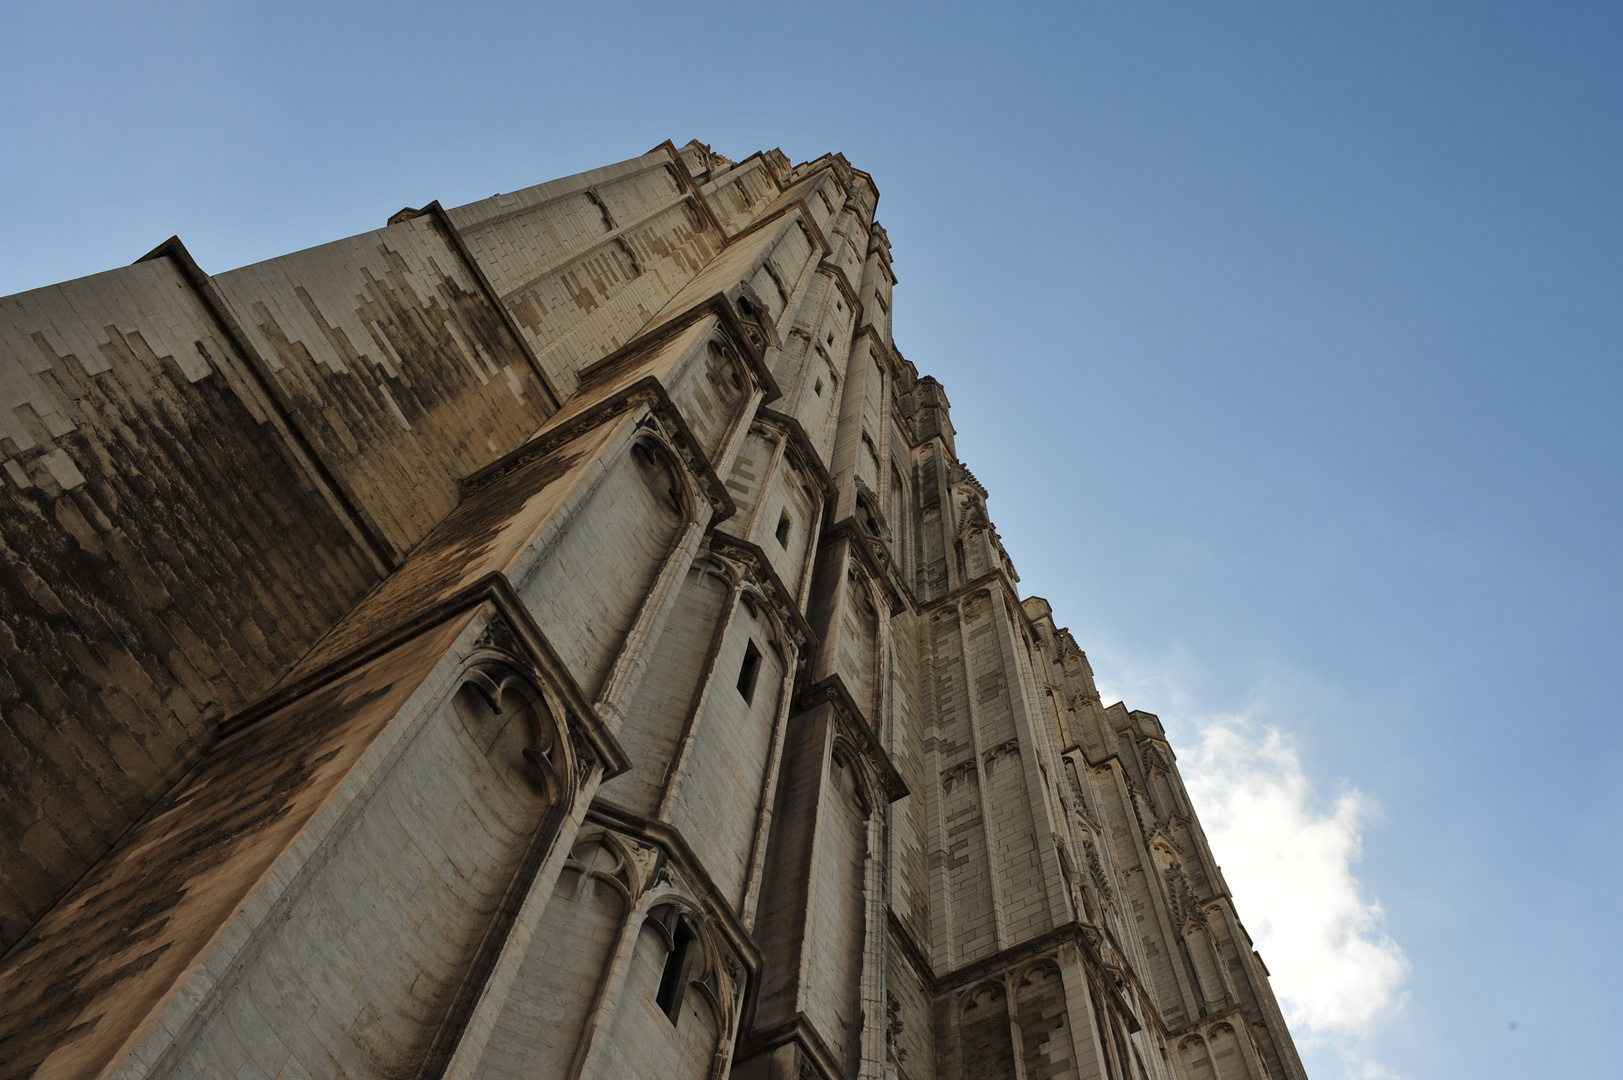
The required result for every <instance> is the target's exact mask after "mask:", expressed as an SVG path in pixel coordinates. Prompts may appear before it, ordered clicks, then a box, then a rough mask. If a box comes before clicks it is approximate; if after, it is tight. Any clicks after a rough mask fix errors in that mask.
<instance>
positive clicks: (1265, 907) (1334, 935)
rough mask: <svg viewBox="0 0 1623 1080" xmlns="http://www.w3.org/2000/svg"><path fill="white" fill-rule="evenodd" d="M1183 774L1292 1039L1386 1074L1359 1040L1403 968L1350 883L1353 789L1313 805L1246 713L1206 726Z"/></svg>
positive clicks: (1277, 747)
mask: <svg viewBox="0 0 1623 1080" xmlns="http://www.w3.org/2000/svg"><path fill="white" fill-rule="evenodd" d="M1182 766H1183V767H1182V772H1183V776H1184V783H1185V785H1186V786H1187V787H1188V789H1189V794H1190V798H1191V799H1193V800H1194V803H1195V809H1196V811H1197V812H1198V813H1199V815H1200V820H1201V824H1202V826H1204V828H1205V830H1206V836H1207V839H1208V840H1209V841H1210V842H1211V846H1212V852H1213V854H1214V855H1216V856H1217V859H1218V862H1220V863H1221V864H1222V866H1223V876H1224V877H1225V878H1226V879H1227V880H1228V883H1229V888H1230V889H1232V890H1233V892H1234V899H1235V907H1236V908H1237V909H1238V911H1239V912H1240V917H1241V918H1242V919H1244V920H1245V923H1246V928H1247V929H1248V930H1249V931H1250V932H1251V936H1252V938H1253V939H1254V940H1255V941H1256V944H1257V950H1258V952H1260V953H1261V954H1262V957H1263V959H1264V960H1265V961H1266V962H1267V964H1268V968H1269V970H1270V971H1271V972H1272V975H1273V978H1272V980H1271V981H1272V983H1273V987H1274V993H1275V994H1276V995H1277V996H1278V998H1279V1003H1280V1007H1281V1008H1282V1009H1283V1010H1284V1013H1285V1018H1286V1020H1287V1021H1288V1022H1289V1023H1290V1025H1291V1030H1292V1033H1293V1034H1295V1035H1296V1037H1297V1038H1298V1040H1299V1041H1304V1042H1308V1043H1312V1042H1314V1041H1327V1042H1330V1043H1332V1044H1333V1045H1334V1046H1335V1047H1336V1048H1337V1049H1338V1050H1339V1051H1340V1053H1341V1058H1342V1062H1343V1065H1344V1066H1345V1067H1346V1069H1347V1072H1348V1073H1349V1075H1352V1076H1357V1077H1362V1078H1368V1080H1377V1078H1381V1077H1387V1076H1390V1075H1391V1074H1390V1073H1388V1072H1387V1071H1386V1070H1385V1069H1384V1068H1382V1067H1381V1066H1380V1065H1379V1064H1378V1063H1377V1062H1375V1061H1374V1060H1372V1059H1371V1058H1370V1057H1369V1056H1368V1054H1367V1052H1366V1051H1365V1050H1364V1046H1363V1044H1364V1041H1365V1039H1366V1038H1367V1037H1368V1036H1369V1035H1370V1034H1372V1032H1373V1030H1374V1028H1375V1026H1376V1025H1377V1024H1378V1023H1379V1021H1381V1020H1382V1019H1384V1018H1385V1017H1386V1016H1388V1015H1390V1014H1391V1013H1392V1012H1393V1011H1394V1010H1396V1009H1397V1008H1398V1007H1399V1006H1400V1005H1401V1003H1402V983H1403V977H1404V974H1405V972H1406V970H1407V967H1408V961H1407V960H1406V959H1405V958H1404V955H1403V950H1402V949H1401V948H1399V946H1398V944H1397V942H1395V941H1393V940H1392V938H1391V937H1390V936H1389V935H1388V934H1387V932H1386V928H1385V917H1384V915H1383V913H1382V910H1381V905H1380V902H1379V901H1378V900H1376V899H1375V898H1373V897H1370V896H1368V895H1367V894H1366V892H1365V890H1364V889H1363V888H1362V886H1361V885H1360V884H1359V882H1358V879H1357V878H1356V877H1355V876H1354V875H1353V864H1355V863H1356V862H1357V861H1358V858H1359V855H1360V848H1361V842H1362V840H1361V826H1362V823H1363V821H1364V820H1365V819H1366V818H1367V817H1368V816H1369V814H1370V813H1371V811H1372V809H1373V807H1372V806H1371V804H1370V803H1369V801H1368V800H1367V799H1366V798H1365V797H1364V796H1363V795H1362V794H1360V793H1359V792H1358V791H1356V790H1350V791H1347V792H1345V793H1344V794H1342V795H1341V796H1340V797H1339V798H1337V799H1336V800H1335V803H1334V805H1333V806H1332V807H1329V808H1328V810H1327V811H1325V810H1320V809H1318V808H1317V805H1316V802H1317V801H1316V799H1315V798H1314V793H1313V790H1312V786H1311V785H1310V784H1309V782H1308V779H1307V777H1306V775H1305V774H1304V773H1303V771H1302V763H1301V761H1300V759H1299V758H1298V757H1297V755H1296V751H1295V749H1294V748H1293V747H1292V746H1291V743H1290V741H1289V739H1288V738H1287V737H1286V736H1285V735H1284V734H1282V733H1281V732H1280V731H1278V730H1277V729H1274V728H1267V729H1264V730H1262V731H1261V733H1260V734H1259V733H1258V732H1257V729H1256V726H1255V725H1254V724H1252V723H1251V722H1249V721H1248V720H1246V719H1245V718H1243V717H1233V718H1227V719H1222V720H1217V721H1212V722H1208V723H1207V724H1205V725H1203V730H1202V734H1201V741H1200V745H1199V746H1198V747H1197V748H1196V749H1195V750H1194V752H1193V753H1186V754H1185V755H1183V758H1182Z"/></svg>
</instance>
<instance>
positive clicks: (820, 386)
mask: <svg viewBox="0 0 1623 1080" xmlns="http://www.w3.org/2000/svg"><path fill="white" fill-rule="evenodd" d="M812 393H814V394H816V395H817V396H818V397H822V396H823V380H822V379H818V380H817V385H816V386H813V387H812Z"/></svg>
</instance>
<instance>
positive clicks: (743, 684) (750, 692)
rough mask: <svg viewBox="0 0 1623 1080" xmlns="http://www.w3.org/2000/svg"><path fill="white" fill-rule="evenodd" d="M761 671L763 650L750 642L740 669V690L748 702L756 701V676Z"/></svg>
mask: <svg viewBox="0 0 1623 1080" xmlns="http://www.w3.org/2000/svg"><path fill="white" fill-rule="evenodd" d="M760 673H761V650H760V649H757V648H756V647H755V642H753V641H752V642H750V643H749V646H748V647H747V648H746V649H745V650H744V663H743V664H742V665H741V666H740V667H739V669H738V692H739V694H741V695H742V696H743V698H744V700H745V701H746V702H749V703H750V704H754V703H755V677H756V676H757V675H759V674H760Z"/></svg>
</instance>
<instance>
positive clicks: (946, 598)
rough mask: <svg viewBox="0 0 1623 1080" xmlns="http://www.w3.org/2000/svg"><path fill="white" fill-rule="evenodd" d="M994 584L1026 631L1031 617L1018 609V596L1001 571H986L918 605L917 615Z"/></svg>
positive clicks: (1021, 609) (1030, 624) (1030, 622)
mask: <svg viewBox="0 0 1623 1080" xmlns="http://www.w3.org/2000/svg"><path fill="white" fill-rule="evenodd" d="M994 582H996V583H997V584H999V585H1000V586H1001V587H1002V589H1003V592H1004V595H1006V596H1008V598H1009V599H1010V600H1012V601H1014V607H1015V609H1016V610H1018V611H1019V612H1020V620H1021V623H1022V624H1023V625H1024V626H1025V627H1027V628H1028V629H1029V628H1030V627H1031V626H1033V625H1034V624H1033V623H1032V621H1031V617H1030V616H1028V615H1027V614H1026V613H1025V610H1024V609H1023V608H1021V607H1020V594H1019V593H1017V592H1016V591H1015V589H1014V586H1013V585H1011V584H1010V583H1009V579H1008V576H1007V575H1005V574H1004V573H1003V571H1002V570H988V571H987V572H986V573H984V574H982V575H981V576H980V577H977V578H971V579H970V580H969V581H966V582H964V583H963V584H962V585H960V586H958V587H957V588H956V589H953V590H952V591H951V592H948V593H943V594H942V595H940V596H938V597H936V598H935V599H934V600H931V601H928V602H927V603H925V604H922V605H920V607H919V614H920V615H924V614H926V613H928V612H931V611H934V610H935V609H937V608H939V607H944V606H946V605H947V604H950V603H954V602H956V601H957V600H959V599H960V598H962V597H963V596H964V595H965V594H966V593H970V592H974V591H975V590H977V589H984V588H987V587H988V586H990V585H991V584H993V583H994Z"/></svg>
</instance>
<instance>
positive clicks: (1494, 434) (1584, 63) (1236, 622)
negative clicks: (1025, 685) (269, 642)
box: [0, 3, 1623, 1080]
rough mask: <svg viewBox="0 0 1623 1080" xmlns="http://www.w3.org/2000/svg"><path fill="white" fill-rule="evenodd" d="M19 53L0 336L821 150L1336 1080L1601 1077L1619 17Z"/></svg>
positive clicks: (1038, 558) (967, 18) (933, 365)
mask: <svg viewBox="0 0 1623 1080" xmlns="http://www.w3.org/2000/svg"><path fill="white" fill-rule="evenodd" d="M5 25H6V35H5V36H6V44H5V46H4V47H5V51H6V62H5V63H4V64H3V65H0V94H3V98H0V103H3V106H4V107H3V109H0V140H3V142H0V145H3V146H4V147H5V151H4V155H3V157H0V195H3V205H4V207H5V211H4V213H3V214H0V252H3V258H0V293H7V292H13V291H18V290H21V289H26V288H31V287H34V286H37V285H42V284H47V283H49V282H53V281H57V280H60V279H63V278H68V277H75V276H79V275H82V274H86V273H92V272H95V271H98V270H102V269H105V268H108V267H111V266H114V265H119V264H122V263H126V262H129V261H131V260H133V259H134V258H136V257H137V256H139V255H141V254H142V253H143V252H145V251H146V250H148V249H149V248H151V247H152V246H154V245H156V244H157V243H158V242H159V241H161V240H163V239H164V238H165V237H167V236H169V235H170V234H172V233H178V234H179V235H180V236H181V237H182V239H184V240H185V241H186V243H187V245H188V246H189V247H190V249H191V250H192V252H193V254H194V255H195V256H196V257H197V259H198V260H199V262H200V263H201V264H202V265H203V266H204V268H205V269H210V270H216V271H218V270H225V269H229V268H231V267H234V266H239V265H242V264H244V263H248V262H252V261H255V260H258V259H263V258H267V257H269V256H273V255H277V254H281V253H283V252H286V251H290V250H294V249H297V248H301V247H305V246H308V245H311V244H315V243H320V242H323V241H326V240H329V239H333V238H336V237H339V236H345V235H350V234H353V233H356V232H360V231H363V230H365V229H369V228H374V227H376V226H378V225H380V224H382V223H383V221H384V219H385V218H387V217H388V215H389V214H391V213H393V212H394V211H395V210H398V209H399V208H400V207H401V206H404V205H414V206H415V205H422V204H423V203H424V202H427V201H428V200H430V199H435V198H438V199H440V200H441V201H443V202H444V203H446V204H447V205H452V204H455V203H459V202H465V201H468V200H471V199H475V198H482V197H485V196H488V195H490V194H491V193H492V192H495V191H504V190H511V189H513V188H517V187H522V186H525V185H528V184H531V183H536V182H539V181H542V180H547V179H551V178H553V177H556V176H561V175H565V174H568V173H571V172H576V171H579V170H582V169H585V168H590V167H593V166H596V165H600V164H604V163H607V162H610V161H615V160H620V159H623V158H626V157H630V156H632V155H635V154H638V153H641V152H643V151H645V150H647V149H648V148H650V147H652V146H654V145H655V144H657V143H659V142H660V141H662V140H664V139H666V138H671V139H674V140H676V141H677V142H678V143H681V142H685V141H686V140H687V139H689V138H699V139H701V140H704V141H707V142H709V143H711V144H713V145H714V146H715V148H716V149H717V150H719V151H721V152H723V153H726V154H729V155H732V156H734V157H739V156H742V155H744V154H747V153H749V152H751V151H753V150H756V149H765V148H770V147H773V146H781V147H782V148H783V150H784V151H785V152H786V153H788V154H789V155H790V156H791V157H792V158H794V159H796V160H803V159H806V158H809V157H813V156H816V155H818V154H821V153H823V152H825V151H828V150H841V151H844V152H845V153H846V155H847V156H848V157H849V158H850V159H851V160H852V161H853V162H854V163H855V164H857V165H858V166H859V167H861V168H863V169H866V170H868V171H869V172H871V173H872V174H873V175H874V177H875V179H876V181H877V183H878V185H879V188H880V191H881V193H882V195H881V200H880V208H879V217H880V220H881V221H882V222H883V223H884V224H885V225H886V227H887V229H888V230H889V232H890V235H891V238H892V240H893V242H894V244H895V254H896V270H897V272H898V275H899V277H900V279H901V285H900V286H899V292H898V297H897V299H898V303H897V306H896V337H897V341H898V344H899V345H900V346H901V348H902V350H903V351H904V353H905V354H906V355H907V356H908V357H909V359H911V360H912V361H913V362H914V363H916V364H917V365H918V367H919V368H920V370H921V371H924V372H928V373H932V374H934V375H936V376H937V377H939V378H940V379H941V380H942V381H943V382H944V383H945V384H946V386H947V389H948V393H949V395H950V396H951V398H952V400H953V402H954V412H953V415H954V420H955V421H956V423H957V426H958V428H959V429H960V431H961V433H962V434H961V438H960V442H959V449H960V452H961V454H962V455H963V457H964V458H965V460H966V462H967V463H968V464H969V465H970V466H971V467H972V468H973V469H974V470H975V472H976V474H977V475H978V476H979V477H980V478H981V479H982V480H983V481H984V482H985V483H986V484H987V486H988V487H989V488H990V489H991V491H992V494H993V499H992V503H991V508H992V510H993V513H994V516H995V517H996V519H997V521H998V525H999V528H1000V530H1001V532H1002V534H1003V536H1004V539H1005V542H1006V544H1007V546H1008V548H1009V550H1010V552H1011V554H1012V555H1013V557H1014V559H1015V561H1016V564H1017V565H1018V566H1019V568H1020V570H1021V573H1022V574H1023V575H1024V581H1023V585H1024V586H1025V587H1026V588H1027V589H1028V590H1029V591H1031V592H1033V593H1038V594H1041V595H1044V596H1047V597H1048V598H1049V599H1050V600H1051V601H1052V602H1053V604H1054V607H1055V612H1056V616H1057V617H1058V618H1059V620H1060V621H1061V622H1063V623H1069V625H1070V626H1071V627H1072V629H1073V630H1074V632H1075V633H1076V635H1077V638H1078V639H1079V641H1080V642H1081V643H1082V645H1083V647H1084V648H1086V649H1087V650H1088V651H1089V654H1090V656H1091V658H1092V660H1093V664H1094V667H1095V669H1096V671H1097V672H1098V674H1099V677H1100V681H1101V684H1102V686H1103V687H1104V688H1106V689H1107V690H1109V691H1110V692H1111V693H1113V694H1118V695H1121V696H1123V697H1125V698H1126V699H1127V701H1128V703H1129V704H1130V705H1133V706H1134V707H1138V708H1145V709H1150V710H1152V711H1156V712H1158V713H1160V714H1161V715H1162V717H1163V719H1165V720H1166V721H1167V722H1168V724H1169V726H1170V727H1171V729H1172V731H1173V733H1174V735H1175V737H1176V740H1177V742H1176V745H1177V748H1178V749H1179V752H1180V755H1181V759H1182V761H1183V763H1184V768H1185V770H1186V773H1187V774H1188V775H1190V777H1191V786H1192V788H1194V789H1195V791H1196V795H1197V798H1199V799H1200V800H1201V802H1202V808H1203V813H1204V814H1205V815H1206V817H1207V819H1208V825H1209V827H1210V829H1211V831H1212V833H1213V842H1214V846H1215V847H1216V849H1217V851H1218V855H1219V858H1220V860H1222V861H1223V863H1224V865H1225V869H1226V871H1227V873H1228V876H1229V877H1230V879H1231V882H1232V883H1233V884H1234V887H1235V890H1236V893H1237V896H1238V900H1239V904H1240V908H1241V912H1242V915H1243V916H1244V917H1245V918H1246V919H1247V921H1248V923H1249V924H1251V925H1252V929H1253V931H1254V932H1255V933H1258V936H1259V937H1262V936H1263V935H1262V934H1261V933H1260V932H1259V931H1258V929H1257V928H1258V927H1259V926H1266V927H1268V928H1269V929H1268V934H1269V937H1268V938H1267V940H1265V941H1264V944H1263V952H1264V956H1265V957H1266V958H1267V959H1268V961H1269V964H1270V966H1271V967H1272V968H1273V969H1275V976H1276V987H1277V988H1278V989H1279V990H1280V993H1281V996H1282V998H1285V999H1286V1003H1287V1006H1288V1007H1289V1008H1291V1009H1292V1010H1294V1011H1293V1013H1292V1015H1293V1016H1295V1017H1296V1018H1297V1020H1296V1022H1295V1030H1296V1032H1297V1037H1298V1040H1299V1041H1300V1042H1301V1043H1302V1045H1303V1050H1304V1057H1305V1058H1306V1060H1307V1061H1308V1064H1309V1069H1310V1073H1311V1075H1313V1076H1314V1077H1315V1080H1326V1078H1335V1077H1340V1076H1364V1077H1377V1076H1382V1075H1391V1076H1401V1077H1411V1078H1416V1080H1418V1078H1422V1077H1425V1078H1456V1077H1457V1078H1462V1080H1467V1078H1468V1080H1481V1078H1492V1077H1547V1076H1577V1075H1587V1076H1601V1075H1608V1074H1615V1073H1616V1070H1617V1065H1616V1059H1615V1050H1614V1049H1613V1048H1612V1047H1611V1046H1610V1045H1608V1044H1609V1042H1610V1041H1611V1040H1609V1039H1606V1038H1605V1036H1606V1035H1608V1034H1610V1033H1611V1032H1613V1031H1615V1030H1618V1029H1619V1028H1623V991H1620V990H1619V983H1618V982H1617V979H1616V976H1615V971H1616V968H1617V965H1618V962H1619V960H1623V947H1620V946H1619V944H1618V941H1619V935H1618V933H1617V931H1616V929H1615V926H1614V925H1613V922H1614V921H1613V919H1612V917H1611V916H1612V912H1611V911H1610V909H1609V908H1608V907H1607V906H1606V905H1607V903H1608V902H1609V901H1610V900H1612V898H1614V897H1615V896H1617V895H1618V892H1619V887H1620V886H1623V873H1620V868H1623V857H1620V843H1619V839H1618V835H1619V832H1618V823H1619V819H1620V816H1623V815H1620V810H1623V798H1620V795H1619V792H1620V790H1623V783H1620V779H1623V742H1620V738H1619V724H1618V720H1619V710H1620V706H1619V704H1618V700H1619V699H1618V694H1617V693H1616V691H1615V689H1614V686H1613V683H1614V681H1615V679H1616V674H1617V670H1618V664H1617V661H1616V659H1615V657H1616V655H1617V653H1618V652H1619V647H1620V645H1623V632H1620V630H1623V628H1620V615H1619V611H1620V600H1623V595H1620V593H1623V588H1620V586H1623V573H1620V570H1619V562H1618V557H1617V552H1618V550H1619V547H1620V544H1619V535H1618V534H1619V524H1620V485H1619V475H1620V464H1623V462H1620V458H1623V424H1620V423H1619V422H1618V419H1617V413H1618V411H1619V406H1620V405H1623V201H1620V197H1619V193H1620V192H1623V132H1620V121H1623V63H1619V61H1618V57H1619V56H1623V10H1620V9H1618V8H1617V7H1616V6H1615V5H1610V6H1608V5H1600V4H1595V5H1584V4H1544V5H1531V4H1527V5H1519V6H1518V5H1507V4H1493V3H1473V4H1469V5H1466V4H1458V5H1455V4H1445V3H1429V4H1425V5H1415V4H1383V3H1360V4H1357V5H1350V4H1349V5H1341V6H1339V7H1332V6H1329V5H1304V4H1288V5H1287V4H1281V5H1277V6H1270V5H1223V6H1221V7H1220V6H1219V5H1211V4H1200V5H1195V4H1191V5H1160V4H1134V5H1125V4H1123V5H1109V6H1100V5H1085V4H1083V5H1064V6H1060V5H1052V6H1050V5H1041V4H1037V5H1019V4H1005V5H998V6H990V5H988V6H984V7H963V6H955V5H952V4H936V5H918V6H903V5H871V6H870V5H842V4H839V3H830V4H825V5H821V6H819V5H793V6H785V7H773V6H769V5H755V6H747V5H721V4H712V5H706V6H700V7H694V6H691V5H648V6H643V5H636V4H619V5H613V6H610V5H582V4H570V5H556V6H551V5H546V4H529V5H516V4H515V5H466V6H450V5H446V6H435V7H429V6H427V5H413V4H409V3H399V4H392V5H366V4H350V5H340V4H320V5H314V4H305V3H281V4H277V5H224V4H221V5H209V4H193V5H187V4H175V5H153V4H133V3H123V4H107V5H85V4H74V3H58V4H53V5H28V6H24V5H20V4H16V3H11V4H7V5H6V9H5ZM1248 889H1249V890H1250V891H1249V892H1248ZM1270 942H1271V943H1272V944H1270ZM1276 947H1277V948H1276ZM1287 984H1288V985H1287ZM1512 1022H1514V1024H1515V1027H1514V1029H1513V1028H1512V1027H1511V1024H1512Z"/></svg>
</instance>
